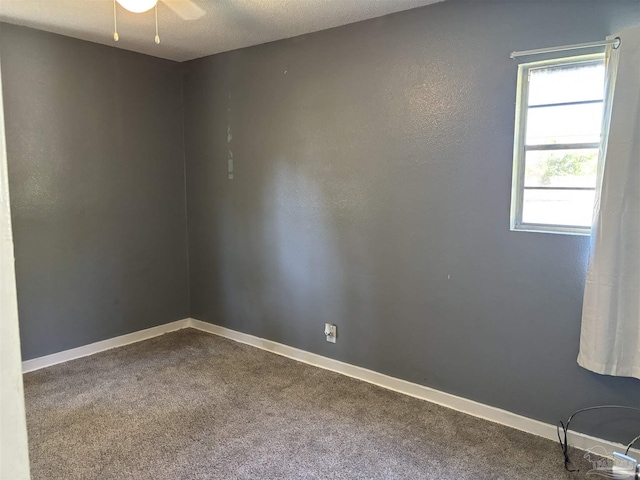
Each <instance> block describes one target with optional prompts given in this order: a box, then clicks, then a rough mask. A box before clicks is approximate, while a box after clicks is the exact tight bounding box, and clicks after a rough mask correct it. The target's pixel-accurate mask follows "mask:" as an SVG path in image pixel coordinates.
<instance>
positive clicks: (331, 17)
mask: <svg viewBox="0 0 640 480" xmlns="http://www.w3.org/2000/svg"><path fill="white" fill-rule="evenodd" d="M174 1H176V0H174ZM177 1H183V0H177ZM194 1H195V3H197V4H198V6H200V7H201V8H202V9H203V10H204V11H205V12H206V13H205V15H204V16H202V17H201V18H199V19H198V20H190V21H187V20H182V19H181V18H180V17H178V16H177V15H176V14H175V13H174V12H173V11H172V10H170V9H169V8H167V6H166V5H164V4H163V3H162V0H160V3H159V4H158V21H159V24H160V38H161V43H160V45H156V44H155V43H154V41H153V39H154V35H155V26H154V15H153V10H151V11H149V12H145V13H139V14H134V13H130V12H128V11H126V10H124V9H123V8H122V7H120V6H119V5H118V33H119V36H120V41H119V42H117V43H116V42H114V40H113V0H0V20H2V21H5V22H8V23H14V24H17V25H25V26H28V27H33V28H37V29H40V30H46V31H49V32H54V33H60V34H62V35H68V36H70V37H76V38H80V39H83V40H89V41H92V42H98V43H104V44H105V45H112V46H116V47H119V48H124V49H127V50H133V51H135V52H141V53H146V54H148V55H154V56H156V57H162V58H169V59H171V60H178V61H184V60H191V59H194V58H198V57H203V56H206V55H211V54H214V53H218V52H224V51H228V50H234V49H236V48H242V47H247V46H250V45H257V44H260V43H265V42H270V41H273V40H279V39H282V38H288V37H293V36H296V35H301V34H303V33H309V32H315V31H318V30H324V29H327V28H331V27H336V26H339V25H346V24H348V23H353V22H357V21H360V20H365V19H368V18H374V17H379V16H382V15H386V14H389V13H393V12H399V11H402V10H408V9H410V8H415V7H419V6H423V5H429V4H431V3H437V2H438V1H441V0H194Z"/></svg>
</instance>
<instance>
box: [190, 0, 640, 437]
mask: <svg viewBox="0 0 640 480" xmlns="http://www.w3.org/2000/svg"><path fill="white" fill-rule="evenodd" d="M634 23H640V4H639V3H638V2H636V1H628V2H627V1H619V2H610V1H606V0H604V1H595V2H584V1H581V2H557V1H552V2H542V1H538V2H458V1H455V0H450V1H447V2H445V3H442V4H437V5H434V6H429V7H426V8H422V9H417V10H412V11H408V12H404V13H399V14H395V15H391V16H388V17H384V18H380V19H376V20H371V21H367V22H362V23H357V24H352V25H348V26H346V27H341V28H337V29H333V30H328V31H324V32H319V33H316V34H311V35H306V36H303V37H298V38H293V39H289V40H285V41H280V42H275V43H271V44H267V45H262V46H258V47H253V48H248V49H243V50H238V51H234V52H230V53H225V54H220V55H216V56H212V57H207V58H204V59H200V60H196V61H192V62H189V63H186V64H184V107H185V151H186V163H187V192H188V199H187V204H188V214H189V255H190V282H191V289H190V292H191V315H192V316H193V317H195V318H198V319H201V320H205V321H208V322H212V323H216V324H219V325H223V326H226V327H230V328H233V329H236V330H240V331H242V332H247V333H250V334H253V335H257V336H260V337H265V338H268V339H272V340H275V341H278V342H282V343H285V344H287V345H292V346H294V347H298V348H302V349H304V350H309V351H312V352H315V353H319V354H322V355H326V356H329V357H332V358H336V359H339V360H342V361H346V362H349V363H353V364H356V365H361V366H363V367H367V368H370V369H373V370H376V371H379V372H383V373H386V374H389V375H393V376H396V377H400V378H403V379H406V380H409V381H412V382H417V383H420V384H424V385H429V386H431V387H434V388H437V389H439V390H443V391H446V392H450V393H453V394H456V395H460V396H463V397H466V398H470V399H473V400H477V401H479V402H482V403H486V404H489V405H495V406H497V407H500V408H504V409H507V410H510V411H512V412H516V413H519V414H523V415H526V416H528V417H533V418H536V419H540V420H542V421H545V422H550V423H555V421H556V420H559V419H564V418H566V417H567V416H568V415H569V414H570V413H571V412H572V411H573V410H575V409H577V408H579V407H584V406H590V405H595V404H601V403H621V404H627V405H635V406H640V382H639V381H638V380H634V379H628V378H627V379H624V378H611V377H604V376H599V375H596V374H592V373H590V372H588V371H586V370H583V369H582V368H580V367H579V366H578V365H577V363H576V356H577V349H578V339H579V330H580V314H581V304H582V292H583V285H584V277H585V270H586V262H587V250H588V241H589V239H588V238H587V237H584V236H573V235H554V234H536V233H525V232H510V231H509V202H510V193H511V192H510V189H511V165H512V146H513V127H514V103H515V95H516V91H515V89H516V72H517V63H516V62H515V61H513V60H510V59H509V52H510V51H511V50H519V49H529V48H536V47H542V46H551V45H559V44H560V45H561V44H567V43H573V42H584V41H593V40H598V39H601V38H604V36H605V35H608V34H611V33H613V32H615V31H617V30H618V29H620V28H621V27H623V26H628V25H631V24H634ZM230 152H231V153H232V155H233V158H234V162H235V165H234V169H235V172H234V179H233V180H229V179H228V176H227V166H228V163H227V162H228V157H229V156H230ZM324 322H335V323H336V324H337V325H338V331H339V340H338V343H337V344H335V345H332V344H329V343H327V342H326V341H325V339H324V337H323V335H322V331H323V324H324ZM605 421H607V422H608V423H606V424H605V423H604V422H605ZM574 425H575V428H577V429H578V430H582V431H585V432H588V433H593V434H595V435H598V436H601V437H605V438H612V439H614V440H617V441H620V442H622V441H629V440H630V439H631V438H632V437H633V435H635V434H637V432H638V430H639V427H640V416H635V418H633V419H630V416H629V415H628V414H627V415H626V417H624V416H622V415H619V414H617V415H608V416H606V415H590V416H589V417H588V418H584V419H582V420H580V419H576V421H575V424H574Z"/></svg>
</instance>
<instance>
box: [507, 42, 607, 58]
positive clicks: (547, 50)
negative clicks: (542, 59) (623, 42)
mask: <svg viewBox="0 0 640 480" xmlns="http://www.w3.org/2000/svg"><path fill="white" fill-rule="evenodd" d="M607 45H613V48H618V47H619V46H620V37H616V38H614V39H613V40H603V41H601V42H588V43H576V44H574V45H563V46H561V47H548V48H538V49H536V50H522V51H520V52H511V55H509V56H510V57H511V58H516V57H524V56H527V55H539V54H541V53H553V52H562V51H564V50H578V49H581V48H590V47H604V46H607Z"/></svg>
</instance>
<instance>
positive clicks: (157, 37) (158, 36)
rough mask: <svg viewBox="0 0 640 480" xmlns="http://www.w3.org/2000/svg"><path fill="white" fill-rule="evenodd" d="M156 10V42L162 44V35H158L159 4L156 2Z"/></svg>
mask: <svg viewBox="0 0 640 480" xmlns="http://www.w3.org/2000/svg"><path fill="white" fill-rule="evenodd" d="M155 11H156V38H155V42H156V45H160V35H158V4H157V3H156V6H155Z"/></svg>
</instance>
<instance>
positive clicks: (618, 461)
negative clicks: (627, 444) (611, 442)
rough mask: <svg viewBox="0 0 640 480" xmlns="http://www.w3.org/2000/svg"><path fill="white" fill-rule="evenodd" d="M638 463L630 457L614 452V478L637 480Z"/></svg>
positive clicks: (617, 479)
mask: <svg viewBox="0 0 640 480" xmlns="http://www.w3.org/2000/svg"><path fill="white" fill-rule="evenodd" d="M637 472H638V461H637V460H636V459H635V458H632V457H630V456H628V455H623V454H622V453H618V452H613V471H612V473H613V477H612V478H615V479H616V480H635V479H637V478H638V477H637Z"/></svg>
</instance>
